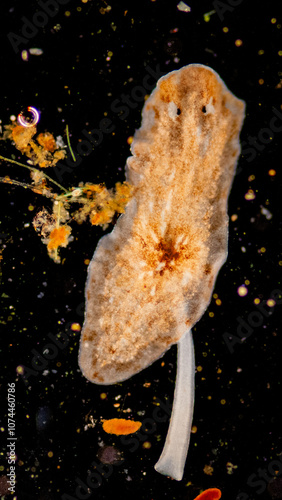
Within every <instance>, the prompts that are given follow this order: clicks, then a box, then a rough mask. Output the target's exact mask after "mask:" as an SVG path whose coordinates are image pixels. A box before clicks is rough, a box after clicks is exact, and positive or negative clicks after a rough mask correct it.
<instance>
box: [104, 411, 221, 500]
mask: <svg viewBox="0 0 282 500" xmlns="http://www.w3.org/2000/svg"><path fill="white" fill-rule="evenodd" d="M141 425H142V422H135V421H134V420H126V419H125V418H111V419H110V420H104V422H103V429H104V431H105V432H107V433H108V434H116V435H117V436H120V435H126V434H134V432H137V431H138V429H140V427H141ZM218 498H219V497H218Z"/></svg>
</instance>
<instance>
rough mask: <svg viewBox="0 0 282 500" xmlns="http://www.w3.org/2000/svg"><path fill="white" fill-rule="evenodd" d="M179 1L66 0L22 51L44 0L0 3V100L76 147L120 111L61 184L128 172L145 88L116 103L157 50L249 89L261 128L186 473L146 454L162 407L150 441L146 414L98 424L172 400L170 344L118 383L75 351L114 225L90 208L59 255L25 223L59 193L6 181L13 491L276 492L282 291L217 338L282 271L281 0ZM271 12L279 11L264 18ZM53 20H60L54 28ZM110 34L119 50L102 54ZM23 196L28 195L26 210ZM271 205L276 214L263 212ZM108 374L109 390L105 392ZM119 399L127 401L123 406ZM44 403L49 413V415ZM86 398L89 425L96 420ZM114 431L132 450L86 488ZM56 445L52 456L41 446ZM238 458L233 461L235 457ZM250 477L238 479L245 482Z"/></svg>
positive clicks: (204, 354)
mask: <svg viewBox="0 0 282 500" xmlns="http://www.w3.org/2000/svg"><path fill="white" fill-rule="evenodd" d="M177 3H178V2H175V1H162V0H156V1H154V2H153V1H149V0H143V1H142V2H125V1H119V2H112V3H110V4H109V5H111V10H109V11H106V12H104V11H103V9H105V8H106V7H107V4H106V2H103V1H101V2H98V1H95V0H92V1H91V0H89V1H88V2H87V3H82V2H81V1H73V0H69V1H68V2H67V3H66V4H65V5H60V7H59V10H58V12H57V13H56V15H55V16H54V17H51V16H49V18H48V22H47V23H46V25H45V26H44V27H41V28H38V31H37V33H35V35H34V36H33V37H31V38H30V40H28V41H27V43H26V44H25V43H23V42H20V43H19V47H18V48H19V51H18V53H16V52H15V50H14V49H13V47H12V44H11V43H10V41H9V39H8V37H7V35H8V34H9V33H11V32H13V33H14V34H16V35H17V36H22V33H21V31H22V28H23V24H24V20H23V16H24V17H25V18H26V19H28V20H29V21H30V22H33V16H34V15H35V14H36V12H38V11H42V7H40V5H39V2H35V1H30V2H6V3H5V2H4V3H3V4H2V3H1V23H2V28H1V49H0V51H1V82H0V85H1V101H0V102H1V116H0V118H1V120H2V124H7V123H9V119H10V116H11V115H17V114H18V113H19V112H20V111H21V110H22V109H23V108H24V107H25V106H35V107H37V108H38V109H39V110H40V113H41V119H40V123H39V125H38V131H39V132H42V131H44V130H48V131H49V132H52V133H54V134H55V136H57V135H64V129H65V125H66V124H68V125H69V128H70V131H71V142H72V145H73V147H74V150H76V146H77V144H78V141H79V140H80V139H83V138H84V137H83V134H82V130H84V129H86V130H89V131H90V130H91V129H93V128H98V126H99V122H100V120H101V119H102V118H103V117H104V116H107V117H108V118H110V119H111V120H112V122H113V124H114V125H115V130H114V132H113V133H112V134H108V135H104V138H103V141H102V143H101V144H100V145H99V146H98V147H96V148H95V149H94V150H93V152H92V153H91V154H90V155H88V156H87V157H85V158H83V161H82V162H81V163H80V165H78V166H77V167H75V168H73V169H72V171H71V172H66V173H64V175H63V179H62V184H63V185H64V186H65V187H70V186H76V185H77V184H78V182H80V181H84V182H85V181H90V182H105V183H106V185H107V187H112V186H114V184H115V183H116V182H117V181H123V180H124V165H125V161H126V158H127V157H128V156H129V155H130V149H129V145H128V143H127V139H128V137H130V136H132V135H133V134H134V131H135V129H137V128H138V127H139V126H140V121H141V110H142V107H143V102H138V103H137V106H136V107H135V108H133V109H130V112H129V114H128V117H127V118H126V119H125V120H121V119H120V117H119V116H118V115H117V114H116V113H114V112H113V111H112V110H111V105H112V103H113V101H114V100H115V99H120V98H121V95H122V94H128V95H130V93H131V91H132V89H133V88H134V87H135V86H137V85H142V81H143V78H144V77H145V75H147V70H146V66H148V65H149V66H150V67H151V68H152V69H156V68H157V65H159V69H160V71H162V72H165V73H167V72H169V71H172V70H175V69H179V68H181V67H182V66H184V65H186V64H190V63H201V64H205V65H208V66H211V67H212V68H213V69H215V70H216V71H217V72H218V73H219V74H220V76H221V78H222V79H223V80H224V81H225V83H226V84H227V86H228V87H229V88H230V89H231V91H232V92H234V94H235V95H236V96H238V97H240V98H242V99H244V100H245V101H246V104H247V114H246V119H245V124H244V128H243V130H242V134H241V141H242V142H243V141H244V142H245V143H246V144H247V143H248V141H249V137H255V138H257V140H258V144H259V149H260V151H256V153H255V154H253V155H252V156H254V158H252V157H251V154H250V152H247V148H248V146H246V145H245V146H244V148H243V154H242V155H241V157H240V160H239V165H238V174H237V175H236V177H235V180H234V184H233V188H232V191H231V195H230V198H229V214H230V216H231V215H234V214H237V216H238V218H237V220H236V221H233V222H232V221H231V222H230V235H229V255H228V260H227V262H226V264H225V265H224V266H223V268H222V270H221V271H220V274H219V277H218V279H217V282H216V286H215V290H214V293H216V294H217V295H218V297H219V299H220V300H221V301H222V303H221V305H220V306H218V305H217V304H216V302H215V299H214V298H213V299H212V301H211V304H210V306H209V308H208V310H207V311H206V313H205V314H204V316H203V317H202V319H201V320H200V322H199V323H198V324H197V325H196V327H195V328H194V329H193V335H194V341H195V350H196V366H197V367H198V370H197V374H196V400H195V413H194V420H193V425H195V426H196V427H197V432H196V433H194V434H192V437H191V445H190V449H189V454H188V459H187V462H186V467H185V473H184V478H183V480H182V481H181V482H177V481H174V480H171V479H169V478H166V477H164V476H162V475H160V474H158V473H157V472H155V471H154V468H153V465H154V463H155V462H156V461H157V459H158V457H159V455H160V452H161V450H162V446H163V443H164V440H165V435H166V430H167V426H168V418H167V419H164V420H165V421H164V422H163V423H157V424H156V429H153V432H151V433H149V434H148V437H147V439H146V441H149V442H150V443H151V447H150V448H148V449H145V448H144V447H143V446H142V445H143V442H142V439H143V438H142V436H144V435H145V430H144V429H142V432H141V434H139V436H140V438H137V439H138V446H136V448H137V449H136V450H135V451H131V448H132V447H133V446H132V445H130V444H128V443H127V444H126V443H122V442H121V440H120V438H118V437H115V436H113V435H107V434H105V433H104V431H103V430H102V426H101V419H102V418H114V417H124V418H127V417H130V418H132V419H135V420H141V421H143V420H144V419H146V418H148V419H151V417H152V413H153V411H154V408H155V407H156V406H155V404H156V398H159V400H161V401H162V402H166V401H167V400H168V399H169V400H172V397H173V389H174V380H175V368H176V349H175V347H174V348H172V349H171V350H170V351H169V352H168V353H167V354H166V355H165V356H164V357H163V358H162V359H160V360H159V361H157V362H155V363H154V364H153V365H152V366H151V367H149V368H148V369H146V370H144V371H143V372H141V373H140V374H138V375H136V376H134V377H133V378H132V379H130V380H128V381H126V382H124V383H122V384H117V385H114V386H105V387H101V386H95V385H93V384H91V383H90V382H88V381H87V380H86V379H85V378H84V377H83V376H82V374H81V373H80V371H79V368H78V364H77V354H78V343H79V333H76V332H72V333H70V334H69V332H70V330H69V325H70V324H71V323H77V322H78V323H80V324H81V325H82V322H83V302H84V286H85V279H86V271H87V265H86V264H85V262H84V261H85V260H86V259H90V258H91V257H92V255H93V252H94V249H95V247H96V245H97V242H98V240H99V238H100V237H101V235H103V234H104V232H103V230H102V229H101V228H94V227H91V226H90V224H89V223H84V224H83V225H81V226H78V225H76V224H75V223H74V224H73V235H74V241H73V242H72V243H71V244H70V245H69V246H68V247H67V249H65V250H63V251H62V256H63V259H64V262H63V264H55V263H54V262H53V261H51V260H50V259H49V257H48V255H47V252H46V246H44V245H43V244H42V243H41V241H40V238H39V237H38V235H37V234H36V233H35V231H34V229H33V227H32V223H31V222H32V219H33V217H34V216H35V214H36V213H37V211H38V210H40V209H41V208H42V207H43V206H46V207H48V208H50V207H51V205H50V204H49V202H48V200H46V199H44V198H42V197H41V196H39V195H35V194H34V193H32V192H30V191H27V190H26V191H25V190H23V189H22V188H20V187H15V186H8V185H4V184H2V185H0V200H1V226H0V232H1V242H2V256H3V260H2V261H1V273H2V290H1V301H2V305H1V330H2V334H1V339H2V340H1V346H2V347H1V349H2V354H3V360H2V361H1V368H2V369H3V372H4V373H3V375H4V383H3V386H2V389H1V390H2V395H1V418H2V421H1V427H2V429H1V431H2V432H1V434H2V437H3V456H2V461H1V465H2V468H1V477H0V493H2V494H4V492H5V483H6V473H7V461H6V457H5V453H6V449H5V447H6V437H7V421H6V417H7V410H6V408H7V401H6V393H7V385H6V383H7V382H10V383H11V382H15V383H16V399H17V411H16V429H17V431H16V434H17V448H16V454H17V458H18V462H17V467H16V469H17V498H18V499H23V500H25V499H39V500H53V499H68V498H91V499H94V498H95V499H96V498H99V499H112V498H115V497H117V498H119V497H120V498H123V499H125V500H126V499H132V498H135V499H136V500H139V499H140V500H141V499H144V500H145V499H146V500H158V499H161V498H169V499H186V500H193V499H194V498H195V497H196V496H197V494H199V492H200V491H201V489H205V488H210V487H217V488H220V489H221V491H222V498H223V500H229V499H235V498H238V499H239V498H240V500H247V499H257V498H259V499H261V500H264V499H271V498H282V485H281V480H282V479H281V478H280V476H282V458H281V457H280V458H279V456H280V453H281V452H282V445H281V389H280V378H281V376H280V373H281V369H280V365H281V361H280V359H281V340H280V336H281V327H280V322H281V304H276V306H275V307H273V308H272V311H273V314H272V315H269V316H265V317H264V319H263V323H262V325H261V326H259V327H254V328H253V329H252V332H251V335H250V336H249V337H248V338H246V340H245V341H244V342H240V343H237V344H236V345H235V346H234V353H231V352H230V350H229V349H228V347H227V345H226V342H225V341H224V338H223V334H224V333H225V332H228V333H231V334H233V335H237V328H238V320H237V318H238V317H240V318H242V319H243V320H244V321H246V322H248V321H249V319H248V318H250V316H249V315H250V314H251V313H253V312H254V311H257V308H256V306H255V304H254V299H256V298H259V299H260V300H261V301H263V300H268V299H269V298H270V296H271V293H272V291H273V290H275V289H282V285H281V269H282V267H281V265H282V257H281V222H280V213H281V171H280V164H281V152H280V151H279V148H278V145H279V142H280V141H281V132H280V133H279V132H275V133H274V134H272V139H271V140H269V141H268V140H267V141H265V140H264V138H265V137H266V138H267V132H266V133H265V134H266V135H263V134H264V133H263V132H261V130H262V129H264V128H269V124H270V122H271V119H272V117H273V116H274V114H273V109H274V108H275V109H277V110H280V111H281V104H282V96H281V93H282V88H276V87H277V85H278V84H279V82H280V79H281V78H282V68H281V62H282V40H281V30H282V27H281V23H282V21H281V16H280V15H279V14H280V13H279V9H278V7H277V5H279V4H278V3H276V2H273V1H268V2H260V3H259V2H250V1H247V0H241V1H237V2H235V1H233V2H231V0H230V2H229V4H228V3H227V1H226V2H225V3H222V5H221V9H222V11H221V13H219V12H215V13H213V14H212V15H211V17H210V21H209V22H206V21H205V20H204V14H205V13H207V12H209V11H212V10H214V5H213V4H215V3H216V2H208V1H203V2H202V1H201V2H197V1H196V0H192V1H190V2H188V3H189V5H190V7H191V12H190V13H185V12H180V11H179V10H178V9H177ZM219 4H220V2H218V5H219ZM231 4H232V5H233V7H230V5H231ZM235 4H237V5H236V6H235ZM224 5H225V6H228V5H229V7H228V9H227V8H226V9H225V8H224V7H223V6H224ZM217 8H218V9H219V6H217ZM67 11H68V12H69V13H70V15H69V16H68V15H66V12H67ZM273 18H276V22H275V21H274V22H271V20H272V19H273ZM55 25H60V27H57V28H56V29H54V26H55ZM225 27H227V28H228V32H227V33H225V32H224V31H223V29H224V28H225ZM236 40H242V45H241V46H237V45H236V43H235V42H236ZM32 47H38V48H41V49H42V50H43V54H42V55H40V56H30V57H29V60H28V61H23V60H22V58H21V51H22V50H25V49H26V50H27V49H29V48H32ZM108 51H110V52H112V53H113V55H112V56H111V57H110V60H108V61H107V60H106V58H107V56H108ZM259 51H264V53H261V54H259ZM279 51H280V55H279ZM281 112H282V111H281ZM280 122H281V118H280V121H279V119H278V120H277V126H278V125H279V126H280V127H281V125H280ZM64 138H65V136H64ZM261 138H262V139H263V140H264V142H263V141H262V140H261ZM0 144H1V151H2V152H1V154H3V155H4V156H10V157H11V155H12V154H14V155H15V158H17V159H18V160H19V161H20V160H23V158H22V157H21V155H20V154H18V152H17V151H16V150H15V149H14V148H13V147H12V146H10V145H8V144H6V143H4V142H3V143H0ZM244 150H245V153H244ZM270 169H274V170H276V176H272V177H271V176H270V175H269V173H268V172H269V170H270ZM48 173H49V175H52V173H50V172H48ZM2 175H10V177H12V178H14V179H18V180H22V181H25V182H29V176H28V173H27V172H26V171H24V169H21V168H20V167H15V166H9V165H7V164H5V163H3V162H2V163H1V176H2ZM250 176H254V177H255V178H254V179H253V180H252V178H251V177H250ZM249 189H253V190H254V192H255V195H256V196H255V199H254V200H252V201H247V200H246V199H245V194H246V193H247V191H248V190H249ZM29 205H33V206H34V209H33V210H29V209H28V207H29ZM262 206H263V207H265V208H267V209H268V210H269V212H270V213H271V214H272V217H271V218H266V217H265V215H264V214H263V213H262V212H261V207H262ZM279 223H280V228H279ZM111 229H112V226H111V227H109V228H108V230H111ZM242 247H243V251H242ZM244 248H245V251H244ZM262 248H264V249H265V251H264V250H263V251H261V249H262ZM279 262H280V265H279ZM246 280H249V284H247V288H248V294H247V295H246V296H245V297H240V296H239V295H238V293H237V288H238V287H239V286H240V285H242V284H244V283H245V281H246ZM247 283H248V282H247ZM267 310H269V308H267ZM212 313H213V314H212ZM60 332H67V333H68V334H69V344H68V346H67V347H66V348H65V349H60V350H59V352H58V354H57V356H56V357H55V358H54V359H53V360H49V361H48V363H47V366H46V367H45V368H44V370H38V372H37V373H38V374H37V375H30V377H29V378H28V384H27V385H25V383H24V381H23V379H22V377H21V376H19V375H17V372H16V368H17V367H18V366H22V365H24V366H26V367H30V368H31V367H32V365H31V363H32V358H33V353H32V350H33V349H36V350H37V351H38V352H39V353H41V354H42V352H43V351H44V348H45V346H46V344H48V343H49V342H50V340H49V337H48V334H49V333H52V334H53V335H55V336H56V335H58V333H60ZM199 367H200V368H199ZM103 392H105V393H106V395H107V397H106V399H101V397H100V394H101V393H103ZM223 400H224V401H225V404H224V401H223ZM117 404H120V406H119V407H115V406H114V405H117ZM42 408H44V410H42ZM128 409H130V411H128V412H127V411H125V410H128ZM42 411H43V412H45V416H46V418H47V423H46V425H42V424H41V425H40V422H39V421H38V415H39V414H41V412H42ZM38 412H39V413H38ZM90 415H91V416H92V417H93V419H94V422H95V424H96V425H95V427H93V428H92V427H89V428H88V430H85V426H86V425H87V424H89V423H90V420H89V416H90ZM108 445H113V446H115V448H116V449H117V450H119V451H120V452H121V453H122V456H123V458H124V462H123V463H122V464H117V465H114V466H113V471H112V472H110V473H109V474H107V473H106V476H108V477H105V475H100V477H102V481H101V485H100V486H99V487H97V488H94V489H92V491H90V490H89V492H88V493H87V492H84V495H85V496H84V497H82V496H76V493H75V490H76V487H77V479H78V478H79V479H80V480H81V481H83V482H86V478H87V475H89V474H90V472H95V466H93V461H95V462H96V464H97V465H98V466H99V464H100V465H101V463H100V460H99V458H97V452H98V450H99V449H100V450H101V449H103V448H104V447H105V446H108ZM50 452H52V456H48V453H49V455H50ZM273 460H276V462H273ZM228 463H231V464H233V465H234V466H236V467H234V468H233V471H232V473H231V474H229V473H228V465H227V464H228ZM275 463H276V465H275ZM279 464H281V465H280V466H279ZM205 466H211V467H212V468H213V471H212V473H211V475H209V474H207V473H206V472H207V469H205V471H204V468H205ZM260 469H262V470H264V469H265V470H266V471H267V476H265V479H260V482H258V477H257V476H258V475H259V474H260V472H259V470H260ZM275 469H276V470H277V479H276V481H275V482H274V476H275ZM105 471H106V469H105ZM262 474H264V473H262ZM239 492H243V493H244V495H242V496H241V497H239V496H238V495H239ZM64 494H65V496H64ZM67 494H68V495H69V497H68V496H66V495H67Z"/></svg>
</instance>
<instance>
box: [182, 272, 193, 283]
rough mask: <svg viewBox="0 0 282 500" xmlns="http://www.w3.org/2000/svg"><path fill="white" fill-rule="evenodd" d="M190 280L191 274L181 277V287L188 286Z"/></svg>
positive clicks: (187, 273)
mask: <svg viewBox="0 0 282 500" xmlns="http://www.w3.org/2000/svg"><path fill="white" fill-rule="evenodd" d="M190 279H191V274H190V273H189V272H186V273H185V274H184V275H183V278H182V285H183V286H186V285H188V283H189V281H190Z"/></svg>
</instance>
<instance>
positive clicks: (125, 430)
mask: <svg viewBox="0 0 282 500" xmlns="http://www.w3.org/2000/svg"><path fill="white" fill-rule="evenodd" d="M141 425H142V423H141V422H135V421H134V420H126V419H125V418H111V419H110V420H104V422H103V429H104V431H105V432H107V433H108V434H116V435H117V436H121V435H127V434H134V433H135V432H137V431H138V430H139V429H140V427H141Z"/></svg>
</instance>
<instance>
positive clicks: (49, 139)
mask: <svg viewBox="0 0 282 500" xmlns="http://www.w3.org/2000/svg"><path fill="white" fill-rule="evenodd" d="M37 141H38V142H39V144H40V146H42V147H43V148H44V149H45V150H46V151H50V152H51V153H53V151H55V149H57V144H56V141H55V139H54V137H53V135H52V134H50V132H45V133H43V134H42V133H41V134H39V135H38V136H37Z"/></svg>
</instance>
